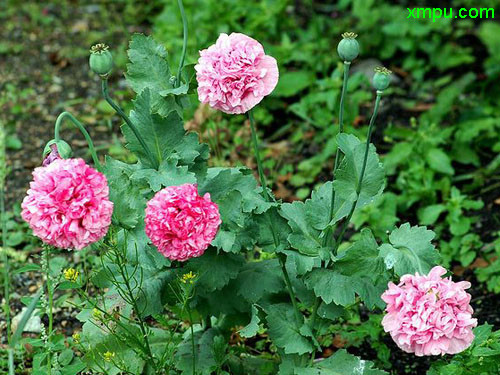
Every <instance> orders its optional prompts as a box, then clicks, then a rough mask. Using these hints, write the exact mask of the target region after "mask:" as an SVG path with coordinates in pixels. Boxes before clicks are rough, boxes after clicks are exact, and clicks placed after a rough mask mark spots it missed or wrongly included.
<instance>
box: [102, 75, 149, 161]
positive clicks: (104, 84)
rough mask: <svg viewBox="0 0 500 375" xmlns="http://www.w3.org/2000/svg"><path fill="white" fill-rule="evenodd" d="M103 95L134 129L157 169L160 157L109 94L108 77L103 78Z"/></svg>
mask: <svg viewBox="0 0 500 375" xmlns="http://www.w3.org/2000/svg"><path fill="white" fill-rule="evenodd" d="M102 95H103V97H104V99H105V100H106V101H107V102H108V103H109V105H110V106H111V107H113V109H114V110H115V112H116V113H118V115H119V116H120V117H121V118H122V119H123V121H125V123H126V124H127V126H128V127H129V128H130V129H131V130H132V132H133V133H134V135H135V137H136V138H137V140H138V141H139V143H140V144H141V146H142V148H143V149H144V152H146V155H147V156H148V159H149V161H150V162H151V164H152V165H153V167H154V168H155V169H158V166H159V162H158V159H156V158H155V157H154V156H153V153H152V152H151V150H150V149H149V147H148V145H147V144H146V141H144V138H143V137H142V135H141V133H140V132H139V130H138V129H137V127H136V126H135V125H134V123H133V122H132V121H130V118H129V117H128V116H127V115H126V114H125V112H123V110H122V109H121V108H120V106H119V105H118V104H116V103H115V102H114V101H113V99H111V97H110V96H109V92H108V80H107V78H106V77H103V78H102Z"/></svg>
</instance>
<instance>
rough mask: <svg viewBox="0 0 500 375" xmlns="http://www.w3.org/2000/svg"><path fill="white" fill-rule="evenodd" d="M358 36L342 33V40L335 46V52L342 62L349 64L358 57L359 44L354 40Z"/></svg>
mask: <svg viewBox="0 0 500 375" xmlns="http://www.w3.org/2000/svg"><path fill="white" fill-rule="evenodd" d="M357 36H358V35H357V34H354V33H343V34H342V38H343V39H342V40H341V41H340V43H339V45H338V46H337V52H338V53H339V56H340V58H341V59H342V60H344V62H347V63H350V62H351V61H352V60H354V59H355V58H356V57H358V55H359V43H358V41H357V40H356V37H357Z"/></svg>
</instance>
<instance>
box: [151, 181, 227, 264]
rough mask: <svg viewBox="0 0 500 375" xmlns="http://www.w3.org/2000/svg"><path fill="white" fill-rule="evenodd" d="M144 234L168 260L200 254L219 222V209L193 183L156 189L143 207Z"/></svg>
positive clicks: (217, 227) (205, 247)
mask: <svg viewBox="0 0 500 375" xmlns="http://www.w3.org/2000/svg"><path fill="white" fill-rule="evenodd" d="M145 222H146V234H147V235H148V237H149V238H150V239H151V241H152V242H153V244H154V245H155V246H156V247H157V248H158V251H160V253H162V254H163V255H164V256H165V257H167V258H169V259H172V260H179V261H185V260H187V259H189V258H193V257H199V256H201V255H202V254H203V253H204V252H205V250H206V249H207V248H208V245H210V243H211V242H212V240H213V239H214V238H215V235H216V234H217V230H218V229H219V225H220V224H221V219H220V214H219V208H218V207H217V204H215V203H214V202H212V201H211V200H210V194H209V193H206V194H205V195H204V196H203V197H201V196H200V195H199V194H198V189H197V187H196V185H193V184H184V185H181V186H169V187H167V188H165V189H163V190H160V191H159V192H158V193H156V195H155V196H154V197H153V198H152V199H151V200H150V201H149V202H148V204H147V208H146V219H145Z"/></svg>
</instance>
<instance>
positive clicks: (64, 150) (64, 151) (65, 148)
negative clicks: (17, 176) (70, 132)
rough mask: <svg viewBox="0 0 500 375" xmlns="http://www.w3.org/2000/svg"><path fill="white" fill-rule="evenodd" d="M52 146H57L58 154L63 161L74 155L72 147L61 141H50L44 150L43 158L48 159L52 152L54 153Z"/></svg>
mask: <svg viewBox="0 0 500 375" xmlns="http://www.w3.org/2000/svg"><path fill="white" fill-rule="evenodd" d="M52 145H56V152H57V153H58V154H59V156H60V157H61V158H63V159H68V158H70V157H71V156H72V155H73V150H71V146H70V145H69V144H68V143H66V142H65V141H63V140H62V139H60V140H59V141H56V140H55V139H52V140H50V141H49V142H48V143H47V144H46V145H45V148H44V149H43V157H44V158H45V157H47V156H48V155H49V154H50V153H51V152H52V151H54V149H53V147H51V146H52Z"/></svg>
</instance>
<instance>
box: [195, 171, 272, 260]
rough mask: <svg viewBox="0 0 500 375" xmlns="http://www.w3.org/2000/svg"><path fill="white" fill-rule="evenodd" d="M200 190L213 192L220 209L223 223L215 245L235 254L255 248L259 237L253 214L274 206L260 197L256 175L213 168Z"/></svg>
mask: <svg viewBox="0 0 500 375" xmlns="http://www.w3.org/2000/svg"><path fill="white" fill-rule="evenodd" d="M198 188H199V191H200V194H202V195H203V194H205V193H210V198H211V199H212V200H213V201H214V202H215V203H217V205H218V206H219V212H220V215H221V220H222V224H221V227H220V229H219V232H218V233H217V236H216V238H215V240H214V241H213V242H212V245H213V246H216V247H217V248H219V249H222V250H223V251H225V252H232V253H238V252H240V251H241V250H242V249H253V247H254V245H255V243H256V242H257V237H258V236H257V234H258V228H257V226H256V223H255V222H254V220H253V214H254V213H262V212H265V211H267V210H268V209H269V207H271V204H270V203H267V202H266V201H265V200H264V198H263V197H262V196H261V195H260V194H259V190H260V188H258V187H257V181H256V180H255V178H254V177H253V174H252V172H251V171H250V170H249V169H247V168H209V169H208V170H207V174H206V178H205V179H204V180H203V181H201V182H200V184H199V186H198Z"/></svg>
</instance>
